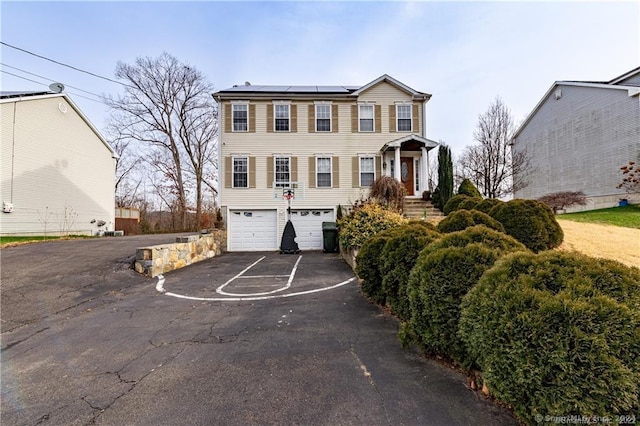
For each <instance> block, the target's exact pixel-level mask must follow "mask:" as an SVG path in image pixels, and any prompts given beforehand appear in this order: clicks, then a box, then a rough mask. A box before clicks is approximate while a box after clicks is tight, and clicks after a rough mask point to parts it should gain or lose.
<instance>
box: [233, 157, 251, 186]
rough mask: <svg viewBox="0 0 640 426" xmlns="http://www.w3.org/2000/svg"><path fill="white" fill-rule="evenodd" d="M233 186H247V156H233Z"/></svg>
mask: <svg viewBox="0 0 640 426" xmlns="http://www.w3.org/2000/svg"><path fill="white" fill-rule="evenodd" d="M233 187H234V188H248V187H249V167H248V158H247V157H233Z"/></svg>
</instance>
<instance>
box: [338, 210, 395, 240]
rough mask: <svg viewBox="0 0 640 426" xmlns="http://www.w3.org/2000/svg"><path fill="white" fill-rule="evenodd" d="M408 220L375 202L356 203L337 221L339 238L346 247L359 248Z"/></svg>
mask: <svg viewBox="0 0 640 426" xmlns="http://www.w3.org/2000/svg"><path fill="white" fill-rule="evenodd" d="M406 222H407V220H406V219H405V218H403V217H402V216H401V215H400V214H398V213H396V212H393V211H390V210H388V209H386V208H384V207H383V206H382V205H380V204H378V203H375V202H364V203H362V204H360V205H355V206H354V207H353V209H352V210H351V212H350V213H349V214H348V215H347V216H343V217H342V219H340V220H338V221H337V225H338V239H339V241H340V245H341V246H342V247H343V248H345V249H351V248H359V247H362V244H364V242H365V241H366V240H368V239H369V238H371V237H372V236H374V235H375V234H377V233H378V232H380V231H384V230H385V229H389V228H393V227H395V226H399V225H403V224H405V223H406Z"/></svg>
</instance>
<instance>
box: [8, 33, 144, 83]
mask: <svg viewBox="0 0 640 426" xmlns="http://www.w3.org/2000/svg"><path fill="white" fill-rule="evenodd" d="M0 44H2V45H4V46H7V47H10V48H12V49H16V50H19V51H21V52H24V53H28V54H29V55H33V56H35V57H37V58H40V59H44V60H46V61H50V62H53V63H54V64H58V65H62V66H63V67H67V68H71V69H72V70H76V71H79V72H83V73H85V74H89V75H92V76H94V77H97V78H101V79H103V80H107V81H110V82H112V83H117V84H120V85H122V86H125V87H132V86H129V85H128V84H125V83H123V82H121V81H117V80H113V79H111V78H109V77H104V76H101V75H98V74H94V73H92V72H90V71H85V70H83V69H80V68H76V67H74V66H71V65H68V64H65V63H62V62H59V61H56V60H54V59H50V58H47V57H46V56H42V55H38V54H37V53H33V52H30V51H28V50H25V49H22V48H20V47H17V46H13V45H11V44H9V43H5V42H4V41H0Z"/></svg>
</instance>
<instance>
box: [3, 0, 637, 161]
mask: <svg viewBox="0 0 640 426" xmlns="http://www.w3.org/2000/svg"><path fill="white" fill-rule="evenodd" d="M0 7H1V9H0V12H1V24H2V30H1V38H2V41H3V42H5V43H9V44H11V45H14V46H18V47H20V48H22V49H25V50H29V51H31V52H34V53H37V54H39V55H42V56H46V57H48V58H51V59H54V60H56V61H59V62H63V63H66V64H69V65H72V66H74V67H77V68H81V69H84V70H87V71H91V72H93V73H96V74H99V75H103V76H106V77H109V78H113V71H114V69H115V66H116V63H117V62H118V61H123V62H127V63H133V62H134V60H135V58H136V57H138V56H151V57H156V56H158V55H159V54H160V53H162V52H163V51H166V52H168V53H170V54H172V55H174V56H175V57H177V58H178V59H179V60H181V61H182V62H185V63H188V64H190V65H192V66H195V67H196V68H198V69H199V70H201V71H202V72H203V73H205V74H206V76H207V77H208V79H209V80H210V82H211V83H213V84H214V86H215V87H216V89H224V88H227V87H230V86H232V85H234V84H242V83H244V82H245V81H250V82H251V83H253V84H307V85H316V84H318V85H322V84H329V85H354V86H358V85H364V84H366V83H368V82H370V81H372V80H374V79H376V78H377V77H379V76H380V75H382V74H385V73H386V74H389V75H391V76H392V77H394V78H396V79H398V80H400V81H402V82H403V83H405V84H407V85H409V86H411V87H413V88H414V89H416V90H420V91H424V92H428V93H431V94H432V95H433V97H432V99H431V101H430V102H429V105H428V123H427V126H428V127H427V132H428V135H427V136H428V137H429V138H431V139H435V140H443V141H445V142H446V143H447V144H449V145H450V146H451V147H452V149H453V151H454V155H455V154H459V153H460V152H461V150H462V149H463V147H464V146H466V145H469V144H471V143H472V142H473V131H474V128H475V125H476V123H477V118H478V115H479V114H480V113H482V112H484V111H485V110H486V109H487V107H488V106H489V104H490V103H491V102H492V101H493V100H494V99H495V97H496V96H500V97H501V98H502V99H503V101H504V102H505V103H506V104H507V105H508V106H509V107H510V108H511V111H512V114H513V116H514V118H515V120H516V121H517V122H520V121H522V120H523V119H524V118H525V117H526V115H527V114H528V113H529V112H530V111H531V110H532V109H533V107H534V106H535V105H536V104H537V102H538V101H539V100H540V98H541V97H542V96H543V94H544V93H545V92H546V91H547V89H548V88H549V87H550V86H551V84H552V83H553V82H554V81H556V80H610V79H612V78H614V77H616V76H618V75H620V74H623V73H625V72H627V71H629V70H631V69H633V68H635V67H637V66H640V2H637V1H627V2H574V1H567V2H481V1H476V2H435V1H423V2H364V1H357V2H219V1H197V2H123V1H115V2H61V3H57V2H29V1H20V2H14V1H7V0H3V1H2V4H1V6H0ZM0 54H1V58H2V59H1V62H2V64H3V65H2V67H1V69H2V71H5V72H3V73H1V74H0V78H1V80H0V81H1V88H2V90H42V89H46V85H43V84H38V83H34V82H30V81H27V80H24V79H23V78H18V77H14V76H11V75H9V74H7V72H10V73H12V74H17V75H20V76H22V77H24V78H28V79H32V80H36V81H38V82H41V83H46V84H49V83H50V81H48V80H46V79H44V78H40V77H35V76H33V75H29V74H26V73H24V72H23V71H18V70H16V69H15V68H19V69H20V70H24V71H27V72H30V73H33V74H38V75H40V76H42V77H45V78H47V79H51V80H56V81H60V82H62V83H64V84H65V85H66V86H67V92H68V93H69V94H70V96H71V97H72V99H73V100H74V101H75V102H76V104H78V105H79V107H80V108H81V109H82V110H83V112H84V113H85V114H86V115H87V116H88V117H89V119H90V120H91V121H92V122H93V123H94V124H95V125H96V127H98V128H99V129H101V130H102V129H104V124H105V120H106V118H107V116H108V110H107V109H106V108H105V107H104V106H103V105H102V104H100V103H98V102H95V101H91V100H88V99H85V98H82V97H80V96H86V97H88V98H93V99H95V97H94V96H92V95H90V94H88V93H86V92H82V91H80V90H78V89H82V90H85V91H88V92H92V93H96V94H103V93H108V94H112V95H114V96H115V95H117V94H118V93H119V92H120V90H121V86H119V85H118V84H115V83H111V82H108V81H106V80H101V79H98V78H95V77H91V76H89V75H86V74H83V73H80V72H77V71H73V70H71V69H68V68H65V67H62V66H59V65H56V64H53V63H51V62H48V61H45V60H42V59H38V58H36V57H34V56H31V55H28V54H25V53H24V52H20V51H18V50H15V49H11V48H8V47H6V46H1V50H0ZM11 67H12V68H11ZM70 86H74V87H76V88H77V89H73V88H71V87H70Z"/></svg>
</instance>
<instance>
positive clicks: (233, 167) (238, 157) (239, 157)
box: [231, 155, 249, 189]
mask: <svg viewBox="0 0 640 426" xmlns="http://www.w3.org/2000/svg"><path fill="white" fill-rule="evenodd" d="M236 160H244V161H245V166H246V172H245V174H246V179H247V185H246V186H236ZM240 173H242V172H238V174H240ZM231 187H232V188H242V189H246V188H249V156H248V155H233V156H232V157H231Z"/></svg>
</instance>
